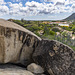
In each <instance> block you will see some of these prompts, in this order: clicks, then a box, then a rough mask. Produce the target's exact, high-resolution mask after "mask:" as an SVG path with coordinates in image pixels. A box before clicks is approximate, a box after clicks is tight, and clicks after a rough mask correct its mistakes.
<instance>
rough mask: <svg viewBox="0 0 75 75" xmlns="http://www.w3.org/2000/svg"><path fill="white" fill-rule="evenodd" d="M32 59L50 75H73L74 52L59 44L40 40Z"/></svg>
mask: <svg viewBox="0 0 75 75" xmlns="http://www.w3.org/2000/svg"><path fill="white" fill-rule="evenodd" d="M33 59H34V61H35V62H36V63H37V64H39V65H41V66H42V67H43V68H44V69H45V70H47V71H48V73H49V74H50V75H75V52H74V51H73V50H72V49H71V48H69V47H68V46H66V45H64V44H62V43H60V42H57V41H54V40H42V41H41V42H40V43H39V45H38V47H37V48H36V49H35V52H34V54H33Z"/></svg>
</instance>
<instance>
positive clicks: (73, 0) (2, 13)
mask: <svg viewBox="0 0 75 75" xmlns="http://www.w3.org/2000/svg"><path fill="white" fill-rule="evenodd" d="M74 12H75V0H0V18H3V19H9V18H12V19H21V18H24V19H25V20H61V19H64V18H66V17H68V16H69V15H71V14H72V13H74Z"/></svg>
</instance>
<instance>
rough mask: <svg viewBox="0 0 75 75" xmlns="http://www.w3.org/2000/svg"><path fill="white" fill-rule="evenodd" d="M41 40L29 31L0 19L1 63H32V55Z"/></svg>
mask: <svg viewBox="0 0 75 75" xmlns="http://www.w3.org/2000/svg"><path fill="white" fill-rule="evenodd" d="M39 41H41V38H39V37H38V36H36V35H35V34H33V33H32V32H30V31H29V30H27V29H25V28H23V27H21V26H20V25H17V24H15V23H13V22H9V21H6V20H3V19H0V63H21V64H23V65H25V66H26V65H28V64H29V63H30V62H32V54H33V52H34V50H35V48H36V47H37V45H38V43H39Z"/></svg>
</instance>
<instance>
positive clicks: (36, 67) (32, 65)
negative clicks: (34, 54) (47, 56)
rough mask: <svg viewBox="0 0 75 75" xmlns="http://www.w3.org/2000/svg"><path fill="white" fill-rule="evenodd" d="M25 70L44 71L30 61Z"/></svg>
mask: <svg viewBox="0 0 75 75" xmlns="http://www.w3.org/2000/svg"><path fill="white" fill-rule="evenodd" d="M27 70H29V71H30V72H33V73H36V74H37V73H39V74H40V73H43V72H44V70H43V68H42V67H41V66H39V65H37V64H35V63H31V64H30V65H28V67H27Z"/></svg>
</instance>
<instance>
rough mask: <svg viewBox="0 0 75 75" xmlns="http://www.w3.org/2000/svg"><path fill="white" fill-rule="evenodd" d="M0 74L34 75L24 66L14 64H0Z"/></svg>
mask: <svg viewBox="0 0 75 75" xmlns="http://www.w3.org/2000/svg"><path fill="white" fill-rule="evenodd" d="M0 75H34V74H33V73H31V72H29V71H27V70H26V69H25V68H22V67H19V66H16V65H11V64H10V65H7V64H6V65H0Z"/></svg>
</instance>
